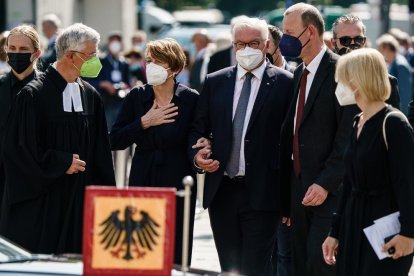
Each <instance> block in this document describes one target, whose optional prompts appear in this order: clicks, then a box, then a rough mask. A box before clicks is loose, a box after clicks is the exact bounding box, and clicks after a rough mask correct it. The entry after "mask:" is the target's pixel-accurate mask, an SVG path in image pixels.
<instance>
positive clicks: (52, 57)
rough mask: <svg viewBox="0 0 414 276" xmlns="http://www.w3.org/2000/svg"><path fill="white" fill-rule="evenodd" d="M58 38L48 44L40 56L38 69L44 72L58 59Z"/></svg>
mask: <svg viewBox="0 0 414 276" xmlns="http://www.w3.org/2000/svg"><path fill="white" fill-rule="evenodd" d="M55 45H56V40H54V41H53V42H51V43H49V44H48V45H47V48H46V50H45V51H44V52H43V54H42V55H41V56H40V58H39V62H38V69H39V70H40V71H42V72H44V71H46V69H47V68H48V67H49V65H50V64H52V63H54V62H55V61H56V47H55Z"/></svg>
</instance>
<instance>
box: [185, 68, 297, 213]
mask: <svg viewBox="0 0 414 276" xmlns="http://www.w3.org/2000/svg"><path fill="white" fill-rule="evenodd" d="M236 75H237V66H233V67H228V68H225V69H222V70H220V71H218V72H215V73H212V74H209V75H207V78H206V81H205V83H204V87H203V92H202V93H201V95H200V99H199V103H198V107H197V110H196V115H195V119H194V121H193V126H192V130H191V132H190V143H189V146H190V148H189V152H190V158H191V160H193V158H194V155H195V154H196V152H197V150H192V149H191V145H193V144H195V143H196V141H197V139H198V138H200V137H208V136H209V135H210V134H211V135H212V152H213V154H212V156H211V158H213V159H215V160H218V161H220V168H219V169H218V170H217V171H216V172H214V173H207V174H206V178H205V185H204V200H203V206H204V208H207V207H208V206H209V205H210V203H211V202H212V200H213V199H214V196H215V194H216V192H217V190H218V188H219V186H220V183H221V180H222V178H223V175H224V171H225V168H226V164H227V161H228V159H229V155H230V149H231V143H232V110H233V107H232V106H233V94H234V87H235V82H236ZM291 93H292V74H291V73H289V72H287V71H285V70H283V69H280V68H277V67H274V66H273V65H270V64H267V66H266V70H265V72H264V74H263V78H262V82H261V85H260V88H259V91H258V94H257V98H256V101H255V103H254V107H253V111H252V114H251V117H250V121H249V125H248V127H247V131H246V136H245V140H244V146H245V166H246V171H245V173H246V174H245V181H246V185H247V187H248V191H249V200H250V205H251V207H252V208H253V209H255V210H269V211H278V210H279V207H280V206H279V205H280V200H279V195H280V192H279V183H278V172H277V168H278V146H277V145H278V142H279V137H280V127H281V125H282V122H283V119H284V118H285V115H286V112H287V108H288V106H289V102H290V101H291ZM229 197H231V195H229Z"/></svg>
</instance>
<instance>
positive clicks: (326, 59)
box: [302, 51, 332, 122]
mask: <svg viewBox="0 0 414 276" xmlns="http://www.w3.org/2000/svg"><path fill="white" fill-rule="evenodd" d="M330 59H331V57H330V54H329V52H328V51H326V52H325V54H324V55H323V57H322V60H321V63H320V64H319V66H318V70H316V74H315V77H314V79H313V82H312V85H311V87H310V89H309V95H308V98H307V100H306V103H305V108H304V110H303V116H302V122H303V120H305V118H306V116H307V115H308V114H309V112H310V110H311V109H312V105H313V103H314V102H315V99H316V97H317V96H318V94H319V92H320V89H319V88H320V86H321V85H322V83H323V82H324V81H325V78H326V77H327V76H328V74H329V73H330V70H332V69H330V68H329V67H330V66H331V62H330Z"/></svg>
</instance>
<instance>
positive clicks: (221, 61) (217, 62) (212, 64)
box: [207, 46, 233, 74]
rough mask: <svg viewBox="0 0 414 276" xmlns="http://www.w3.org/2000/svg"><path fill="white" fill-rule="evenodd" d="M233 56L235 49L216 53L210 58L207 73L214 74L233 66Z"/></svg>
mask: <svg viewBox="0 0 414 276" xmlns="http://www.w3.org/2000/svg"><path fill="white" fill-rule="evenodd" d="M232 54H233V47H231V46H230V47H229V48H226V49H223V50H221V51H218V52H216V53H214V55H212V56H211V57H210V61H209V62H208V66H207V73H208V74H210V73H213V72H216V71H218V70H220V69H223V68H226V67H229V66H231V55H232Z"/></svg>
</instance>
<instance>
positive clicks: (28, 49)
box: [0, 25, 41, 200]
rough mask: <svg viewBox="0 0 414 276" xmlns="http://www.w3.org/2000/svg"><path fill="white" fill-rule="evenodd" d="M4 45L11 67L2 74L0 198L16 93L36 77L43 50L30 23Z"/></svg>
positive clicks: (12, 35)
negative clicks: (7, 136)
mask: <svg viewBox="0 0 414 276" xmlns="http://www.w3.org/2000/svg"><path fill="white" fill-rule="evenodd" d="M4 46H5V52H6V55H7V63H8V64H9V65H10V67H11V70H10V72H8V73H6V74H4V75H2V76H1V77H0V200H1V199H2V197H3V188H4V181H5V173H4V164H3V162H4V160H3V159H4V158H3V156H2V152H3V137H4V135H5V133H6V127H7V124H8V122H9V119H10V118H9V116H10V111H11V108H12V106H13V104H14V102H15V99H16V95H17V93H18V92H19V91H20V90H21V89H22V88H23V87H24V86H25V85H26V84H27V83H29V82H30V81H31V80H33V79H34V78H35V77H36V71H35V65H36V60H37V59H38V58H39V56H40V54H41V51H40V39H39V35H38V33H37V32H36V30H35V29H34V28H33V27H31V26H29V25H20V26H17V27H15V28H13V29H12V30H11V31H10V33H9V35H8V37H7V38H6V43H5V45H4Z"/></svg>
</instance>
